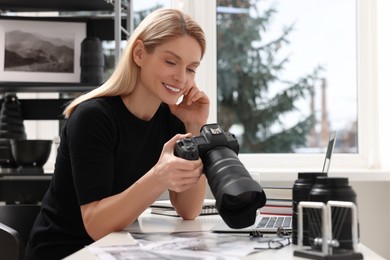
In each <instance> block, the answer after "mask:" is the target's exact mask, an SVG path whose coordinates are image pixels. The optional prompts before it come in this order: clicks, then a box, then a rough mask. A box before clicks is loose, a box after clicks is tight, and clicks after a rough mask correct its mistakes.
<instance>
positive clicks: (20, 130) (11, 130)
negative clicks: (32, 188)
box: [0, 94, 26, 172]
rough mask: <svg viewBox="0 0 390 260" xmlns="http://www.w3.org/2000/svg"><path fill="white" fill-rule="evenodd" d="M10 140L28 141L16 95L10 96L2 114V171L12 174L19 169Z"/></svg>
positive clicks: (0, 156) (0, 144)
mask: <svg viewBox="0 0 390 260" xmlns="http://www.w3.org/2000/svg"><path fill="white" fill-rule="evenodd" d="M10 139H17V140H19V139H20V140H23V139H26V132H25V128H24V124H23V116H22V109H21V106H20V102H19V100H18V98H17V97H16V95H15V94H8V95H6V96H5V97H4V102H3V104H2V106H1V112H0V171H1V172H12V171H14V169H15V168H16V167H17V165H16V162H15V160H14V158H13V156H12V152H11V145H10Z"/></svg>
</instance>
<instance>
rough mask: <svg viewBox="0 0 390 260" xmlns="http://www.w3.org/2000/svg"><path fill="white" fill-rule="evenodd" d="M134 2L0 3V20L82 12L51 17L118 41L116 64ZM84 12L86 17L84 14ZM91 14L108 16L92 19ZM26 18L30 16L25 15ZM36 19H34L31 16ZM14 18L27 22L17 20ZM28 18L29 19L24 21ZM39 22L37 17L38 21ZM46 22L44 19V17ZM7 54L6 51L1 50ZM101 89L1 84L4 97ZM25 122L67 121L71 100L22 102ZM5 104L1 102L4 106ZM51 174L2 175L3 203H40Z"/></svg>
mask: <svg viewBox="0 0 390 260" xmlns="http://www.w3.org/2000/svg"><path fill="white" fill-rule="evenodd" d="M131 9H132V8H131V0H115V1H114V0H0V19H1V18H3V19H4V18H9V17H10V16H9V15H11V13H18V12H48V11H59V12H78V13H77V14H76V15H75V16H66V17H55V18H54V17H50V19H58V20H61V19H62V20H82V21H85V22H86V26H87V36H96V37H99V38H100V39H101V40H115V46H116V53H115V60H116V62H117V61H118V59H119V54H120V41H121V40H122V39H126V38H127V36H128V35H129V30H127V29H126V28H129V29H130V31H131V28H132V24H131V21H132V13H131ZM80 11H82V14H81V13H80ZM88 11H91V12H92V11H93V12H95V13H96V12H99V11H100V12H104V13H105V15H104V16H102V17H99V15H93V16H90V17H89V16H88V15H86V13H87V12H88ZM24 15H26V14H24ZM29 18H31V19H32V17H29ZM14 19H23V18H20V17H16V16H15V18H14ZM24 19H26V18H24ZM34 19H36V18H34ZM41 19H44V18H41ZM0 51H4V50H0ZM96 87H97V86H96V85H94V84H84V83H64V82H54V83H41V82H1V79H0V95H4V94H6V93H43V92H44V93H60V94H61V93H63V94H74V93H84V92H87V91H90V90H92V89H94V88H96ZM19 101H20V103H21V108H22V115H23V119H25V120H60V121H62V120H63V117H62V111H63V109H64V105H65V104H66V103H67V102H68V101H70V99H68V98H58V99H19ZM1 105H2V101H1V100H0V107H1ZM50 179H51V174H44V175H40V176H32V175H21V174H0V201H20V200H21V199H22V200H26V201H29V200H33V201H35V200H36V201H39V200H40V199H41V198H42V197H43V194H44V193H45V192H46V190H47V187H48V185H49V183H50Z"/></svg>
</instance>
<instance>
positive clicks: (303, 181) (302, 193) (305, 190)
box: [292, 172, 327, 245]
mask: <svg viewBox="0 0 390 260" xmlns="http://www.w3.org/2000/svg"><path fill="white" fill-rule="evenodd" d="M326 175H327V174H326V173H323V172H299V173H298V179H297V180H296V181H295V182H294V186H293V196H292V198H293V218H292V224H293V233H292V241H293V244H295V245H296V244H297V243H298V237H297V234H298V203H299V202H301V201H309V193H310V190H311V188H312V187H313V186H314V184H315V182H316V179H317V177H319V176H323V177H326ZM302 220H303V227H302V231H303V245H309V237H308V221H307V213H306V210H305V209H304V210H303V211H302Z"/></svg>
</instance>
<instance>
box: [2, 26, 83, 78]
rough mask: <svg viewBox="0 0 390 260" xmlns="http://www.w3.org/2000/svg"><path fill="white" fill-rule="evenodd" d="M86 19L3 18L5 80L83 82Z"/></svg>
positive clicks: (3, 73) (3, 67) (3, 69)
mask: <svg viewBox="0 0 390 260" xmlns="http://www.w3.org/2000/svg"><path fill="white" fill-rule="evenodd" d="M85 37H86V24H85V23H83V22H70V21H69V22H68V21H56V20H54V21H45V20H27V19H0V81H1V82H53V83H70V82H80V50H81V42H82V41H83V39H84V38H85Z"/></svg>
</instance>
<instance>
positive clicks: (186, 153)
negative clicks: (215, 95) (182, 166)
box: [175, 124, 239, 160]
mask: <svg viewBox="0 0 390 260" xmlns="http://www.w3.org/2000/svg"><path fill="white" fill-rule="evenodd" d="M220 146H224V147H227V148H229V149H231V150H233V151H234V152H235V153H236V154H238V151H239V144H238V142H237V139H236V137H235V136H234V135H233V134H231V133H229V132H225V131H223V130H222V128H221V127H220V126H219V125H218V124H208V125H204V126H203V127H202V129H201V133H200V135H199V136H195V137H187V138H184V139H181V140H179V141H177V143H176V146H175V153H176V155H177V156H178V157H181V158H184V159H187V160H197V159H198V158H199V157H200V158H202V159H203V158H204V156H205V155H206V153H207V152H208V151H210V150H211V149H213V148H215V147H220Z"/></svg>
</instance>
